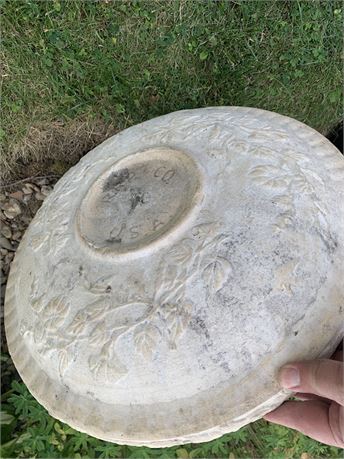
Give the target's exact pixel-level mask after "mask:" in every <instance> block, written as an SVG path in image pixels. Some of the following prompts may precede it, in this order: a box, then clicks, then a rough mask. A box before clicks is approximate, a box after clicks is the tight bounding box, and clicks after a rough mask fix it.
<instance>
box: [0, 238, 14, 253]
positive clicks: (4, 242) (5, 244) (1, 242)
mask: <svg viewBox="0 0 344 459" xmlns="http://www.w3.org/2000/svg"><path fill="white" fill-rule="evenodd" d="M0 247H1V248H2V249H5V250H11V251H12V250H14V248H13V247H12V245H11V243H10V241H9V240H8V239H6V238H5V237H3V236H0Z"/></svg>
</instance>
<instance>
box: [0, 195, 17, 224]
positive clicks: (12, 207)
mask: <svg viewBox="0 0 344 459" xmlns="http://www.w3.org/2000/svg"><path fill="white" fill-rule="evenodd" d="M1 208H2V210H3V211H4V214H5V215H6V217H7V218H9V219H11V220H12V218H15V217H17V216H18V215H19V214H21V208H20V205H19V204H18V202H17V201H16V200H15V199H13V198H10V199H9V200H8V201H7V202H5V203H4V204H2V205H1Z"/></svg>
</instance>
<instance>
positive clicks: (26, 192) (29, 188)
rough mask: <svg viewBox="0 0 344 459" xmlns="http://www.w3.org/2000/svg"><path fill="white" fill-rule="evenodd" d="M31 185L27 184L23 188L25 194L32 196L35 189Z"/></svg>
mask: <svg viewBox="0 0 344 459" xmlns="http://www.w3.org/2000/svg"><path fill="white" fill-rule="evenodd" d="M29 185H30V184H29V183H25V185H24V186H23V187H22V190H23V193H24V194H32V191H33V189H32V188H31V187H30V186H29Z"/></svg>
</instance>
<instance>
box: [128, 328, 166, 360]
mask: <svg viewBox="0 0 344 459" xmlns="http://www.w3.org/2000/svg"><path fill="white" fill-rule="evenodd" d="M159 337H160V333H159V330H158V329H157V327H154V325H152V324H148V323H147V324H144V325H143V327H138V328H137V329H136V330H135V333H134V343H135V348H136V350H137V351H138V352H139V353H140V354H142V355H143V356H144V357H145V358H147V359H148V358H150V357H151V356H152V354H153V352H154V350H155V348H156V344H157V341H158V339H159Z"/></svg>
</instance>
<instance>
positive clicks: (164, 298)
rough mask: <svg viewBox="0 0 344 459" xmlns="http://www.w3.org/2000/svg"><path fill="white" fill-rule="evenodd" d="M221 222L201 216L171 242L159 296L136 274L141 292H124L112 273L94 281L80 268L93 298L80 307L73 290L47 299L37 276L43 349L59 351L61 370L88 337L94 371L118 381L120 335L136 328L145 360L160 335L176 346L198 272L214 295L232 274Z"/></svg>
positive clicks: (37, 334) (34, 300)
mask: <svg viewBox="0 0 344 459" xmlns="http://www.w3.org/2000/svg"><path fill="white" fill-rule="evenodd" d="M203 215H204V214H203ZM219 229H220V224H218V223H213V222H211V221H205V222H202V223H198V224H196V225H195V226H193V227H192V229H191V231H190V232H189V234H188V235H187V237H185V238H184V239H182V240H181V241H180V242H178V243H177V244H175V245H174V246H172V248H170V249H169V250H168V251H167V253H165V255H163V256H162V261H161V262H160V265H159V267H158V269H157V273H158V275H157V278H156V281H155V287H154V294H153V295H152V296H149V295H147V294H146V292H145V289H144V287H143V286H142V285H141V284H140V283H139V282H138V281H133V282H132V283H131V285H136V291H135V292H131V293H130V294H129V293H128V292H126V296H125V297H123V298H119V295H118V294H115V293H113V288H112V286H111V282H112V280H113V279H112V278H113V276H110V277H101V278H99V279H96V280H95V281H91V280H90V279H88V277H87V274H86V273H85V272H84V271H83V270H81V271H80V273H79V275H80V279H81V283H80V282H79V283H78V282H75V285H74V287H73V288H82V289H83V290H84V291H86V292H87V293H88V294H91V295H92V296H93V301H90V302H89V304H88V305H87V306H86V307H84V308H82V309H80V310H77V308H75V306H73V307H72V305H71V300H70V299H69V298H68V293H66V295H59V296H56V297H54V298H52V299H50V300H49V301H48V302H46V300H45V299H46V297H47V294H46V292H44V293H42V292H39V291H38V285H37V284H38V283H37V280H33V282H32V285H31V297H30V299H31V305H32V309H33V310H34V312H35V313H36V322H35V324H34V326H33V327H32V329H31V331H32V333H33V339H34V341H35V343H36V345H37V346H38V348H39V351H40V352H42V353H46V352H49V351H51V352H57V356H58V361H59V372H60V375H61V377H62V376H63V375H64V373H65V371H66V370H67V369H68V367H69V366H70V364H71V363H72V358H73V356H74V355H77V354H76V353H75V347H76V346H78V345H81V344H82V343H86V344H87V346H88V348H89V349H91V350H92V352H91V355H90V356H89V357H88V365H89V369H90V371H91V372H92V374H93V375H94V377H95V378H96V379H100V378H105V379H106V380H108V381H116V380H117V379H119V378H121V377H122V376H123V375H125V374H126V373H127V368H126V366H125V364H124V363H123V362H122V360H121V358H120V356H119V354H118V351H117V349H116V347H117V340H118V339H119V338H120V337H123V336H124V335H127V334H130V335H131V339H133V342H134V347H135V349H136V351H137V354H138V355H141V356H142V357H144V358H145V359H152V358H154V353H155V350H156V348H157V345H158V343H159V342H161V341H165V342H166V344H167V345H168V346H169V348H170V349H176V347H177V343H178V340H179V338H180V337H181V335H182V334H183V333H184V331H185V329H186V327H187V326H188V323H189V321H190V318H191V315H192V301H191V300H190V299H188V298H187V297H186V287H187V285H188V283H189V282H190V280H191V279H192V277H193V276H197V278H201V279H203V281H204V287H205V289H206V291H207V292H208V295H216V293H217V292H218V291H220V290H221V289H222V288H223V286H224V285H225V283H226V282H227V280H228V279H229V278H230V276H231V273H232V266H231V263H230V262H229V261H228V260H227V259H226V258H224V257H223V256H221V255H220V253H221V244H223V243H224V242H225V241H226V240H227V239H228V236H226V235H225V234H223V233H221V232H220V231H219ZM125 290H126V289H125V288H123V291H125ZM75 310H77V312H74V311H75Z"/></svg>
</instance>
